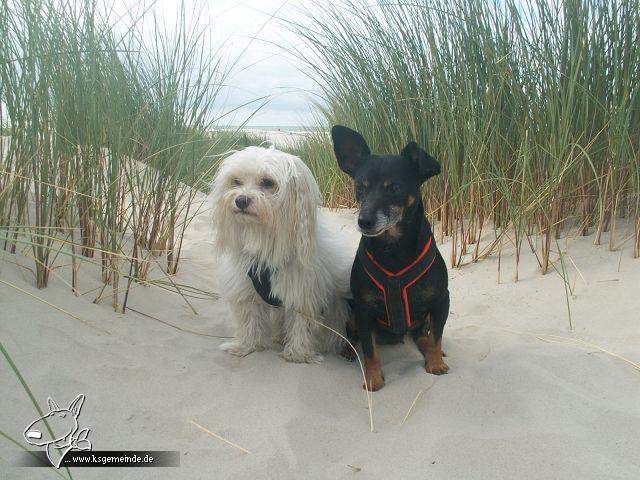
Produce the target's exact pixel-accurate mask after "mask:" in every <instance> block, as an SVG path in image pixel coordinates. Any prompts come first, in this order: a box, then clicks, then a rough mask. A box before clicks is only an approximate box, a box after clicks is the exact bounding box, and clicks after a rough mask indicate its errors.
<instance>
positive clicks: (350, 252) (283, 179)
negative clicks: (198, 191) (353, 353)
mask: <svg viewBox="0 0 640 480" xmlns="http://www.w3.org/2000/svg"><path fill="white" fill-rule="evenodd" d="M211 197H212V200H213V222H214V227H215V230H216V241H215V245H216V248H218V249H219V251H221V252H222V253H224V255H221V256H220V263H221V265H220V266H221V269H220V271H219V275H220V277H219V278H220V281H221V285H222V286H223V290H224V291H223V292H222V298H223V300H225V301H226V303H227V304H228V306H229V309H230V312H231V317H232V320H233V322H234V323H235V328H236V331H235V339H234V340H233V341H231V342H228V343H225V344H223V345H222V346H221V348H222V349H223V350H225V351H227V352H229V353H231V354H233V355H239V356H244V355H248V354H249V353H251V352H253V351H256V350H261V349H264V348H266V347H268V346H269V341H270V334H272V335H273V339H274V340H275V341H276V342H278V343H281V344H283V345H284V349H283V353H282V355H283V356H284V358H285V359H286V360H287V361H290V362H307V363H310V362H319V361H321V360H322V355H321V354H320V352H327V351H332V350H335V349H336V347H338V346H339V345H341V344H342V341H341V340H340V337H338V336H337V335H336V334H335V333H332V332H331V331H329V330H327V329H325V328H324V327H322V326H321V325H319V324H318V322H322V323H323V324H325V325H327V326H329V327H331V328H333V329H335V330H337V331H338V332H340V333H343V332H344V330H345V323H346V321H347V320H348V318H349V315H350V310H349V306H348V303H347V298H348V297H350V290H349V275H350V269H351V264H352V262H353V258H354V255H355V248H351V247H350V246H349V245H350V242H348V241H345V240H344V238H340V237H339V234H340V232H339V231H333V232H330V231H329V230H328V228H327V225H326V222H325V220H324V219H323V212H322V211H321V210H319V209H318V205H319V204H320V192H319V189H318V185H317V184H316V182H315V180H314V178H313V175H312V173H311V171H310V170H309V168H308V167H307V166H306V165H305V164H304V162H303V161H302V160H300V159H299V158H298V157H296V156H293V155H289V154H287V153H284V152H281V151H278V150H275V149H274V148H270V149H266V148H260V147H248V148H246V149H244V150H242V151H239V152H236V153H234V154H232V155H231V156H229V157H227V158H226V159H225V160H224V161H223V162H222V164H221V165H220V168H219V170H218V172H217V174H216V177H215V179H214V182H213V191H212V194H211ZM272 305H280V306H272Z"/></svg>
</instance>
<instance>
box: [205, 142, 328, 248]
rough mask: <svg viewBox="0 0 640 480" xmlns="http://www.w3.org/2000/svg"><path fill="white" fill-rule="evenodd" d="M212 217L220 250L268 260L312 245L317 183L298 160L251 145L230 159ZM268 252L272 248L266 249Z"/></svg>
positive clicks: (217, 189) (221, 177)
mask: <svg viewBox="0 0 640 480" xmlns="http://www.w3.org/2000/svg"><path fill="white" fill-rule="evenodd" d="M212 197H213V202H214V205H213V207H214V208H213V210H214V212H213V216H214V218H213V220H214V224H216V226H217V241H218V245H219V246H220V247H221V248H226V249H232V250H238V249H243V250H245V251H250V252H251V253H256V254H258V253H259V254H262V255H266V256H268V257H269V258H274V256H275V257H282V255H286V253H285V252H284V251H282V252H280V251H275V250H279V249H284V248H285V247H287V245H288V247H287V249H288V250H289V251H295V250H296V247H298V248H302V247H305V246H307V247H308V245H309V244H310V242H311V241H312V239H311V238H307V239H305V238H304V237H305V236H306V237H313V235H314V227H315V214H316V213H315V210H316V207H317V205H318V202H319V191H318V186H317V184H316V182H315V180H314V178H313V175H312V174H311V171H310V170H309V169H308V168H307V166H306V165H305V164H304V162H302V160H300V159H299V158H297V157H295V156H293V155H289V154H287V153H284V152H280V151H278V150H275V149H265V148H260V147H248V148H245V149H244V150H241V151H239V152H236V153H234V154H233V155H231V156H229V157H228V158H226V159H225V160H224V161H223V162H222V164H221V165H220V168H219V169H218V173H217V174H216V178H215V180H214V184H213V192H212ZM267 250H269V251H267Z"/></svg>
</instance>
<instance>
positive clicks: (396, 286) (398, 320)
mask: <svg viewBox="0 0 640 480" xmlns="http://www.w3.org/2000/svg"><path fill="white" fill-rule="evenodd" d="M437 252H438V250H437V247H436V246H435V242H434V241H433V234H432V233H431V232H430V231H429V232H428V236H427V241H426V242H425V245H424V247H423V249H422V251H421V252H420V255H418V257H417V258H416V259H415V260H414V261H413V262H411V264H410V265H408V266H406V267H405V268H403V269H402V270H400V271H398V272H395V273H393V272H390V271H389V270H387V269H385V268H384V267H383V266H382V265H380V264H379V263H378V262H377V261H376V259H375V258H374V257H373V255H371V253H370V252H369V251H368V250H367V249H366V248H365V246H364V243H363V242H360V246H359V247H358V253H357V255H358V258H359V259H360V262H361V263H362V266H363V267H364V271H365V272H366V273H367V275H368V276H369V278H370V279H371V281H372V282H373V283H374V284H375V285H376V287H378V288H379V289H380V290H381V291H382V295H383V297H384V305H385V309H386V314H387V315H386V318H378V319H377V322H378V325H379V326H380V327H382V328H383V329H385V330H388V331H391V332H393V333H397V334H405V333H407V331H409V330H412V329H413V328H416V327H419V326H420V325H421V324H422V322H421V321H419V320H417V319H415V320H414V319H412V318H411V307H410V306H409V289H410V288H411V286H412V285H413V284H415V283H416V282H417V281H418V280H420V279H421V278H422V277H424V276H425V275H426V274H427V273H428V272H429V270H430V269H431V267H432V266H433V264H434V263H435V261H436V257H437Z"/></svg>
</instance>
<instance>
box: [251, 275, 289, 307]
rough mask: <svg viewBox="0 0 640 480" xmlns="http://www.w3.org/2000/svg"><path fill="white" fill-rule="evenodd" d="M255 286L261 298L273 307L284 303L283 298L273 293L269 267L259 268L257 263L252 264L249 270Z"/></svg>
mask: <svg viewBox="0 0 640 480" xmlns="http://www.w3.org/2000/svg"><path fill="white" fill-rule="evenodd" d="M247 275H249V278H250V279H251V283H253V288H254V289H255V290H256V292H257V294H258V295H260V298H262V300H264V301H265V302H266V303H268V304H269V305H271V306H272V307H279V306H281V305H282V300H280V299H279V298H278V297H276V296H273V295H271V270H270V269H268V268H266V267H265V268H262V269H260V268H258V266H257V265H251V268H250V269H249V271H248V272H247Z"/></svg>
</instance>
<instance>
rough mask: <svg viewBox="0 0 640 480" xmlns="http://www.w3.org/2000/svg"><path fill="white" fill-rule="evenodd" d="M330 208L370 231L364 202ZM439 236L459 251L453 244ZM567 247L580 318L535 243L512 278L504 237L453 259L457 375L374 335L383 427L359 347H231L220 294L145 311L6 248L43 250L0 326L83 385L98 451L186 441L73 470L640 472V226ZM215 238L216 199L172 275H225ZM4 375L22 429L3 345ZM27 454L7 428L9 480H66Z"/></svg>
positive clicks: (52, 382)
mask: <svg viewBox="0 0 640 480" xmlns="http://www.w3.org/2000/svg"><path fill="white" fill-rule="evenodd" d="M331 217H332V218H333V220H334V221H335V225H336V228H344V229H347V230H348V231H349V232H350V238H352V240H353V242H354V243H355V242H357V241H358V235H357V234H356V232H355V230H354V229H353V227H352V225H353V214H352V213H348V212H337V213H332V214H331ZM618 238H622V236H621V235H620V236H619V237H618ZM561 246H562V248H565V241H564V240H562V241H561ZM439 248H440V250H441V252H442V253H443V256H444V257H445V259H447V261H448V258H449V251H450V245H449V244H448V243H447V242H446V241H445V242H444V243H439ZM567 248H568V250H567V252H568V256H567V257H566V258H567V259H568V260H567V263H568V266H567V270H568V277H569V282H570V285H571V286H572V288H573V295H571V296H570V302H569V306H570V309H571V321H572V324H573V330H570V329H569V316H568V313H567V302H566V297H565V284H564V283H563V281H562V278H561V277H560V275H558V273H556V272H555V271H553V270H552V271H550V273H549V274H547V275H544V276H543V275H541V274H540V272H539V269H538V267H537V263H536V261H535V258H534V257H533V256H532V255H527V254H523V258H522V260H521V266H520V281H519V282H517V283H515V282H513V279H512V276H513V269H514V267H513V266H514V262H513V256H512V253H509V251H508V250H505V251H504V252H503V255H502V258H501V270H500V276H501V278H500V282H498V267H497V262H498V259H497V257H491V258H488V259H485V260H483V261H481V262H479V263H477V264H472V265H467V266H465V267H463V268H461V269H450V274H449V275H450V291H451V298H452V300H451V303H452V307H451V314H450V316H449V320H448V323H447V328H446V330H445V336H444V342H443V346H444V349H445V351H446V353H447V355H448V357H447V361H448V364H449V366H450V367H451V371H450V373H449V374H448V375H444V376H441V377H436V376H433V375H429V374H427V373H425V371H424V367H423V362H422V359H421V356H420V354H419V352H418V350H417V349H416V348H415V346H414V345H412V343H411V342H410V341H407V342H406V343H405V344H403V345H398V346H383V347H381V349H380V350H381V355H382V361H383V367H384V370H385V374H386V386H385V387H384V388H383V389H382V390H381V391H379V392H376V393H374V394H373V395H372V399H373V421H374V432H373V433H372V432H370V431H369V413H368V408H367V400H366V395H365V393H364V390H363V389H362V377H361V373H360V370H359V367H358V364H357V363H348V362H346V361H345V360H343V359H342V358H339V357H337V356H333V355H328V356H327V357H326V359H325V361H324V363H322V364H319V365H297V364H289V363H286V362H285V361H284V360H282V358H280V356H279V354H278V351H277V349H276V348H275V347H274V349H272V350H267V351H263V352H257V353H254V354H252V355H249V356H247V357H245V358H236V357H232V356H229V355H227V354H226V353H223V352H222V351H220V350H219V348H218V346H219V345H220V344H221V343H222V342H223V341H224V339H222V338H217V337H218V336H222V337H224V336H230V335H232V328H231V325H230V324H229V322H228V321H227V318H226V314H225V311H224V308H223V307H222V306H221V305H220V304H219V302H217V301H214V300H197V299H192V300H191V303H192V306H193V308H194V309H195V310H196V311H197V313H198V314H197V315H195V314H194V313H193V312H192V310H191V308H190V307H189V306H188V305H187V304H186V303H185V302H184V301H183V299H182V298H181V297H180V296H179V295H177V294H175V293H168V292H167V291H164V290H160V289H158V288H154V287H140V286H138V287H136V288H135V289H134V290H133V291H132V293H131V296H130V299H129V306H130V307H131V308H132V309H135V310H136V311H137V312H142V314H141V313H136V312H134V311H129V312H127V313H126V314H119V313H114V312H113V310H112V308H111V307H110V302H109V300H108V299H106V300H105V301H103V302H102V303H101V304H99V305H96V304H93V303H92V300H93V298H94V297H95V292H94V293H93V294H87V295H84V296H81V297H78V298H77V297H75V296H74V295H73V294H72V293H71V292H70V289H69V287H68V286H67V285H65V284H64V283H63V282H62V281H61V280H60V279H59V278H57V277H56V276H55V275H54V276H53V277H52V278H51V282H50V286H49V287H48V288H47V289H45V290H40V291H38V290H37V289H35V287H34V281H33V278H32V275H31V273H30V272H28V271H27V270H26V269H25V268H22V267H19V266H17V265H16V264H15V263H12V262H17V263H21V264H23V265H30V264H31V261H30V260H29V259H26V258H20V257H16V256H11V255H9V254H8V253H6V252H2V253H0V255H1V258H2V261H1V262H0V280H3V281H4V282H8V283H10V284H11V285H13V286H9V285H7V283H0V317H1V321H0V340H1V341H2V343H3V344H4V346H5V348H6V349H7V351H8V352H9V353H10V354H11V356H12V358H13V360H14V362H15V363H16V365H17V367H18V368H19V369H20V371H21V372H22V374H23V375H24V377H25V379H26V381H27V382H28V384H29V386H30V387H31V389H32V391H33V393H34V395H35V397H36V399H37V401H38V402H39V403H40V405H41V406H43V407H44V406H45V405H46V399H47V397H48V396H51V397H52V398H54V399H55V400H56V401H57V402H58V403H59V404H60V405H63V404H68V403H69V402H71V400H72V399H73V398H75V396H76V395H78V394H79V393H83V394H85V395H86V401H85V403H84V406H83V408H82V412H81V416H80V419H79V420H80V425H81V427H82V428H85V427H87V428H91V433H90V435H89V439H90V440H91V441H92V443H93V449H94V450H177V451H179V452H180V466H179V467H176V468H128V469H125V468H121V469H114V468H111V469H104V468H77V469H72V473H73V476H74V478H78V479H93V478H133V479H142V478H154V479H158V478H171V479H174V478H193V479H200V478H202V479H204V478H216V479H217V478H220V479H222V478H224V479H226V478H233V479H256V478H274V479H276V478H277V479H299V478H305V479H316V478H317V479H324V478H326V479H351V478H358V479H369V478H381V479H492V480H493V479H510V478H525V479H529V478H531V479H563V480H565V479H580V480H587V479H605V478H606V479H636V478H640V454H639V452H640V369H638V368H637V365H636V367H634V366H633V365H632V364H630V363H628V362H627V361H625V359H627V360H630V361H633V362H636V363H638V362H640V294H639V293H640V290H639V289H638V285H640V263H639V262H640V260H637V259H635V260H634V259H633V258H631V250H630V248H631V242H627V244H626V246H623V248H621V249H620V250H619V251H616V252H610V251H609V250H608V247H607V245H606V244H605V245H603V246H594V245H593V236H588V237H580V238H576V239H573V240H571V241H570V242H569V243H568V247H567ZM213 250H214V249H213V244H212V234H211V229H210V226H209V221H208V214H207V213H206V212H205V213H202V214H201V215H199V216H198V218H196V220H195V221H194V222H193V223H192V224H191V225H190V227H189V229H188V231H187V234H186V237H185V241H184V251H183V257H182V261H181V262H182V263H181V265H180V272H179V274H178V275H177V277H176V278H175V281H176V282H179V283H180V284H188V285H194V286H197V287H199V288H203V289H206V290H216V289H220V288H223V284H218V285H216V284H215V283H214V280H213V278H214V275H213V271H214V267H215V260H214V256H213ZM523 251H524V249H523ZM569 257H570V258H569ZM60 272H62V270H60ZM82 272H83V273H82V278H81V279H80V281H81V283H80V285H81V291H85V290H89V289H91V288H92V287H95V286H97V285H99V283H98V280H99V277H98V272H97V270H91V269H90V268H84V267H83V269H82ZM15 287H17V288H19V289H22V290H23V291H19V290H17V289H16V288H15ZM25 292H28V294H31V295H36V296H38V297H39V298H40V299H41V300H43V301H46V302H49V303H50V304H53V305H55V306H56V307H58V308H59V309H62V310H65V311H66V312H70V313H72V314H73V315H74V316H76V317H78V318H72V317H71V316H70V315H68V314H66V313H63V312H62V311H60V310H56V309H54V308H53V307H52V306H50V305H48V304H45V303H43V301H40V300H37V299H35V298H34V297H33V296H30V295H28V294H27V293H25ZM143 314H144V315H143ZM150 317H155V318H156V319H159V320H162V321H164V322H169V323H171V324H173V325H174V326H175V327H174V326H169V325H167V324H165V323H162V322H160V321H158V320H156V319H152V318H150ZM582 341H584V342H587V343H581V342H582ZM604 350H606V351H607V352H611V353H615V354H617V355H620V356H622V357H624V358H623V359H621V358H618V357H615V356H612V355H611V354H609V353H605V352H604ZM0 385H2V395H1V408H0V429H1V430H2V431H3V432H5V433H6V434H7V435H9V436H11V437H12V438H14V439H16V440H18V441H19V442H22V443H23V444H24V441H23V439H22V432H23V430H24V429H25V427H26V426H27V425H28V424H29V423H30V422H31V421H32V420H34V419H35V418H36V417H37V414H36V412H35V411H34V407H33V405H32V404H31V402H30V400H29V398H28V397H27V395H26V394H25V392H24V390H23V388H22V386H21V385H20V384H19V382H18V380H17V378H16V376H15V375H14V374H13V372H12V371H11V369H10V368H9V365H8V364H7V363H6V362H5V361H4V359H0ZM412 404H413V407H412ZM411 407H412V408H411ZM409 410H411V411H410V414H409V415H408V417H407V418H406V420H405V416H406V415H407V413H408V412H409ZM192 422H195V423H197V424H198V425H201V426H202V427H204V428H206V429H208V430H209V431H211V432H213V433H215V434H216V435H219V436H221V437H223V438H224V439H227V440H229V441H231V442H233V443H235V444H236V445H238V446H240V447H242V448H244V449H246V450H247V451H248V452H249V453H244V452H243V451H241V450H240V449H238V448H236V447H234V446H232V445H229V444H227V443H225V442H223V441H222V440H220V439H219V438H217V437H216V436H213V435H211V434H209V433H206V432H205V431H203V430H201V429H200V428H198V427H196V426H195V425H194V424H193V423H192ZM25 446H26V444H25ZM31 448H33V449H35V447H31ZM20 451H21V450H20V449H19V448H18V447H17V446H15V445H14V444H12V443H11V442H9V441H7V440H6V439H4V438H0V478H3V479H4V478H7V479H9V478H11V479H20V478H25V479H26V478H29V479H38V478H56V476H55V475H54V472H52V471H51V470H50V469H46V468H25V467H16V466H14V465H15V463H16V458H18V456H19V452H20ZM63 473H64V472H63Z"/></svg>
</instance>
